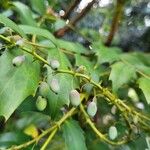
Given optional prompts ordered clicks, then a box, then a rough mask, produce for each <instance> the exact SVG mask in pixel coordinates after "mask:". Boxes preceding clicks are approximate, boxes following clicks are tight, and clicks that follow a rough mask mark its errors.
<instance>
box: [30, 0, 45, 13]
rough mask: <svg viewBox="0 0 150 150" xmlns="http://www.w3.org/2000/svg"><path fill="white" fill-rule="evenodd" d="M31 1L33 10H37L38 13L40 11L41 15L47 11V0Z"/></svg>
mask: <svg viewBox="0 0 150 150" xmlns="http://www.w3.org/2000/svg"><path fill="white" fill-rule="evenodd" d="M30 3H31V6H32V8H33V10H35V11H36V12H37V13H39V14H40V15H42V14H44V13H45V11H46V7H45V1H43V0H38V1H36V2H35V0H30Z"/></svg>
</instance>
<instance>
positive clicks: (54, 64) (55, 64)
mask: <svg viewBox="0 0 150 150" xmlns="http://www.w3.org/2000/svg"><path fill="white" fill-rule="evenodd" d="M50 66H51V67H52V69H54V70H57V69H58V68H59V66H60V63H59V61H58V60H51V61H50Z"/></svg>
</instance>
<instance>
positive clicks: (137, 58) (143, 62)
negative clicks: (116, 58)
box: [120, 52, 150, 76]
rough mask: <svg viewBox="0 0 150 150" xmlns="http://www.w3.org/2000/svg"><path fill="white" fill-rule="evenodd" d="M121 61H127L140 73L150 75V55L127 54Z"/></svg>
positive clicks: (123, 55)
mask: <svg viewBox="0 0 150 150" xmlns="http://www.w3.org/2000/svg"><path fill="white" fill-rule="evenodd" d="M120 57H121V59H122V60H123V61H125V62H126V63H127V64H129V65H132V66H134V68H136V69H137V70H138V71H141V72H142V73H143V74H146V75H147V76H148V75H149V74H150V67H149V66H150V62H149V59H148V58H149V57H150V55H149V54H146V55H144V54H143V55H142V53H139V52H138V53H137V52H136V53H127V54H122V55H121V56H120Z"/></svg>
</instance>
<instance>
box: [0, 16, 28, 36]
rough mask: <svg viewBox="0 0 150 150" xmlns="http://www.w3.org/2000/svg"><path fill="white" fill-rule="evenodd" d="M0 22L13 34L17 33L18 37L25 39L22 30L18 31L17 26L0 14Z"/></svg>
mask: <svg viewBox="0 0 150 150" xmlns="http://www.w3.org/2000/svg"><path fill="white" fill-rule="evenodd" d="M0 22H1V23H3V24H4V25H5V26H7V27H9V28H11V29H12V30H14V31H15V32H17V33H18V34H19V35H20V36H22V37H24V38H25V37H26V35H25V33H24V32H23V30H22V29H20V27H19V26H17V25H16V24H15V23H14V22H13V21H11V20H10V19H9V18H7V17H5V16H4V15H2V14H0Z"/></svg>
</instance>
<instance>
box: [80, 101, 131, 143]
mask: <svg viewBox="0 0 150 150" xmlns="http://www.w3.org/2000/svg"><path fill="white" fill-rule="evenodd" d="M80 110H81V112H82V113H83V115H84V117H85V119H86V122H87V123H88V125H89V126H90V127H91V128H92V130H93V131H94V132H95V134H96V135H97V136H98V137H99V138H100V140H102V141H104V142H106V143H108V144H111V145H122V144H125V143H127V142H128V140H127V139H122V140H121V141H117V142H113V141H110V140H109V139H108V138H106V137H105V135H104V134H102V133H101V132H100V131H99V130H98V129H97V128H96V127H95V125H94V123H93V122H92V121H91V119H90V117H89V116H88V114H87V113H86V111H85V110H84V107H83V105H82V104H80Z"/></svg>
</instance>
